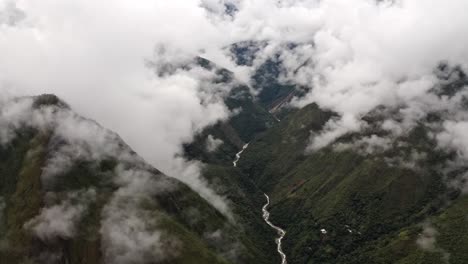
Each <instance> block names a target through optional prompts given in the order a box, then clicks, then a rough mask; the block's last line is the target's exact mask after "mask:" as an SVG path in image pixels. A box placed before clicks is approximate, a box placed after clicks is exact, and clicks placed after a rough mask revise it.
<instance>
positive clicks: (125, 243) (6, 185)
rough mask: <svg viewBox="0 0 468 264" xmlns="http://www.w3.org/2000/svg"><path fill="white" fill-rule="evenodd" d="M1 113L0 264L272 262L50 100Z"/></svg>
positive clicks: (181, 189)
mask: <svg viewBox="0 0 468 264" xmlns="http://www.w3.org/2000/svg"><path fill="white" fill-rule="evenodd" d="M1 110H2V111H1V113H2V115H1V122H0V123H1V126H2V135H1V140H2V144H1V145H0V157H1V159H0V175H2V177H1V178H0V197H1V199H0V209H1V211H0V234H1V238H2V239H1V241H0V263H270V262H269V261H268V257H266V256H267V252H266V251H263V248H261V247H260V248H259V247H257V245H256V244H255V243H254V242H252V241H253V240H252V237H253V235H254V234H252V233H245V232H238V230H239V228H241V225H240V224H238V223H235V222H233V221H230V220H229V217H227V216H226V215H223V214H222V213H220V212H219V211H217V210H216V209H214V208H213V207H212V206H211V205H210V204H209V203H208V202H206V201H205V200H204V199H202V198H201V197H200V196H199V195H198V194H197V193H195V192H194V191H192V190H191V189H190V188H188V187H187V186H185V185H184V184H182V183H180V182H179V181H177V180H175V179H173V178H169V177H167V176H165V175H163V174H162V173H160V172H159V171H157V170H156V169H154V168H152V167H150V166H149V165H147V164H146V163H145V162H144V161H143V160H142V159H141V158H139V157H138V156H137V155H136V154H135V153H134V152H133V151H132V150H131V149H130V148H129V147H128V146H127V145H125V143H123V142H122V140H121V139H120V138H119V137H118V136H117V135H116V134H114V133H112V132H110V131H107V130H105V129H103V128H102V127H100V126H99V125H98V124H96V123H94V122H92V121H90V120H86V119H84V118H81V117H79V116H77V115H76V114H74V113H73V112H72V111H71V110H70V109H69V108H68V107H67V105H66V104H65V103H63V102H62V101H60V100H59V99H57V98H56V97H55V96H51V95H44V96H40V97H35V98H20V99H15V100H13V101H7V102H3V103H2V108H1ZM254 240H255V239H254Z"/></svg>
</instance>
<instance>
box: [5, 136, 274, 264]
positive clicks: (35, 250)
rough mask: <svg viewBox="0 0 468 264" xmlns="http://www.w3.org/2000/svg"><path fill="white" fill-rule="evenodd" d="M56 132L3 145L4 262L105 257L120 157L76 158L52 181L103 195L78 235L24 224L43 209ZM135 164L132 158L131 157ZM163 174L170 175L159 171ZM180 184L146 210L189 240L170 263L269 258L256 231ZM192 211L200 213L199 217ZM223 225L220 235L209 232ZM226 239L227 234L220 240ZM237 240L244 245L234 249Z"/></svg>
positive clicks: (57, 188) (58, 188)
mask: <svg viewBox="0 0 468 264" xmlns="http://www.w3.org/2000/svg"><path fill="white" fill-rule="evenodd" d="M51 146H52V145H51V144H50V142H49V137H48V136H47V135H43V134H40V133H38V132H37V131H34V130H29V129H24V130H22V131H19V134H18V136H17V137H16V139H15V140H13V141H12V142H11V143H10V144H8V145H5V146H0V175H1V177H0V196H1V197H2V198H3V199H4V200H5V201H6V208H5V210H4V212H3V213H4V214H3V216H4V217H0V235H1V236H0V237H1V238H2V239H0V263H35V261H38V259H37V256H38V255H40V254H41V253H43V252H51V253H60V255H61V256H62V257H61V258H60V259H59V260H58V261H57V263H102V262H103V259H102V252H101V250H100V249H101V245H100V234H99V229H100V220H101V210H102V208H103V206H104V205H105V204H106V203H108V201H109V199H110V197H111V196H112V194H113V192H114V191H115V190H116V186H114V185H113V184H112V183H111V182H112V181H110V180H109V179H110V178H111V177H113V174H114V168H115V166H116V165H117V163H116V162H115V161H113V160H106V161H103V162H101V163H99V164H98V163H96V162H76V163H75V164H74V166H73V168H72V169H71V170H70V171H68V172H66V173H65V174H64V175H60V179H63V180H61V181H57V183H56V184H54V186H49V187H47V188H48V189H47V191H54V192H56V193H58V194H59V195H62V194H65V193H67V192H69V191H73V190H80V189H83V188H88V187H93V188H95V189H96V190H97V194H98V197H97V200H96V201H95V202H93V203H92V204H91V205H90V206H91V207H90V210H88V212H87V213H86V215H85V216H84V217H83V219H82V221H81V222H80V223H79V228H78V229H77V230H79V232H78V233H77V234H76V235H75V236H74V238H58V239H54V240H50V241H42V240H40V239H38V238H36V237H34V236H33V235H32V234H31V233H30V232H29V231H28V230H26V229H25V228H24V224H25V223H26V222H27V221H29V220H30V219H32V218H33V217H35V216H36V215H38V214H39V212H40V209H41V208H42V207H43V205H44V195H45V191H46V189H45V188H44V187H43V186H42V184H41V173H42V167H44V165H45V162H46V157H47V155H48V152H49V151H53V150H52V149H51ZM129 166H130V167H131V166H132V164H129ZM152 171H153V173H154V174H155V177H160V178H165V176H164V175H162V174H159V172H158V171H157V170H152ZM166 180H168V181H171V182H172V184H174V185H176V186H177V189H176V190H174V191H168V192H162V193H160V194H158V195H157V196H155V197H153V200H152V201H149V203H148V204H146V203H145V205H144V206H145V208H146V209H145V210H147V211H148V212H150V213H151V215H154V216H155V221H156V222H155V223H157V225H156V228H157V229H158V230H162V231H164V232H165V234H167V235H169V236H171V237H175V238H176V239H177V240H179V241H181V242H182V246H181V247H180V248H179V254H178V255H177V256H176V257H174V258H171V259H168V260H167V261H168V263H232V262H233V263H269V262H268V261H266V262H262V259H263V258H264V254H265V252H263V251H260V250H258V249H256V248H255V247H251V245H252V243H253V242H252V241H251V238H250V235H249V234H247V233H244V232H239V228H238V225H237V224H233V223H231V222H229V221H228V219H226V217H225V216H223V215H222V214H220V213H219V212H218V211H217V210H215V209H214V208H213V207H212V206H211V205H209V204H208V203H207V202H206V201H205V200H204V199H202V198H201V197H200V196H199V195H198V194H197V193H195V192H194V191H192V190H191V189H189V188H188V187H187V186H185V185H183V184H182V183H179V182H177V181H176V180H173V179H166ZM189 212H198V213H197V215H198V216H197V217H196V218H194V216H193V215H191V214H190V213H189ZM216 232H221V233H222V236H221V238H218V240H213V239H210V238H209V237H208V236H207V235H208V234H211V233H216ZM219 239H221V240H219ZM230 247H233V248H234V247H235V249H236V252H234V251H232V248H230Z"/></svg>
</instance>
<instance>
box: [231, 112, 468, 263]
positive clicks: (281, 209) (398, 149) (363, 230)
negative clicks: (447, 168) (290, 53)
mask: <svg viewBox="0 0 468 264" xmlns="http://www.w3.org/2000/svg"><path fill="white" fill-rule="evenodd" d="M378 112H379V111H375V112H374V113H371V114H369V115H368V116H367V117H365V118H366V119H367V120H368V121H369V124H371V125H370V126H369V127H368V129H366V130H364V131H363V132H360V133H354V134H347V135H345V136H343V137H341V138H339V139H338V140H337V141H336V142H335V143H333V144H332V145H330V146H328V147H326V148H324V149H321V150H316V151H310V150H307V149H306V147H307V145H308V142H309V138H310V132H311V131H316V132H318V131H320V130H321V128H322V126H323V125H324V124H325V123H326V122H327V120H329V118H332V117H333V113H330V112H327V111H323V110H320V109H319V108H318V107H317V106H316V105H309V106H307V107H305V108H303V109H300V110H298V111H296V112H295V113H292V114H291V115H289V116H288V117H287V118H285V119H284V120H282V121H281V123H280V124H278V126H276V127H274V128H272V129H270V130H269V131H267V132H266V133H265V134H264V135H263V136H260V137H258V138H257V139H255V140H254V141H253V142H251V143H250V145H249V148H248V149H247V150H246V151H245V152H244V153H243V155H242V158H241V159H240V161H239V167H240V168H241V169H242V171H243V172H244V173H245V174H247V175H249V176H250V178H251V179H252V180H253V181H254V182H255V183H256V185H257V186H259V187H260V188H261V189H262V190H264V191H265V192H267V193H268V194H269V195H270V197H271V198H272V202H273V208H272V210H271V211H272V219H273V221H274V222H275V223H277V224H278V225H279V226H281V227H283V228H284V229H286V230H287V232H288V233H287V236H286V238H285V241H284V243H285V245H284V247H285V251H286V253H287V255H288V262H289V263H397V262H398V263H441V261H444V258H446V256H447V254H450V255H451V256H453V258H451V262H450V263H463V260H464V257H463V254H464V253H463V251H459V250H457V249H456V248H457V247H458V246H459V244H466V239H465V238H464V237H463V236H466V234H464V235H458V236H453V235H452V234H451V232H453V229H452V228H456V227H455V226H458V227H459V228H460V229H459V231H460V232H464V231H463V230H464V229H465V228H462V227H461V226H463V225H464V224H466V222H465V220H461V219H460V220H458V222H456V223H454V224H453V226H452V224H450V222H451V221H453V219H451V218H452V217H454V216H450V217H448V215H452V214H456V210H460V208H461V207H462V204H464V200H465V198H463V197H462V198H458V197H459V191H457V190H456V189H451V188H449V187H447V185H446V183H445V178H444V175H443V174H442V170H441V168H443V166H444V164H446V162H447V161H448V160H450V158H451V157H453V153H446V152H444V151H442V150H440V149H438V148H437V146H436V145H437V144H436V143H435V142H434V139H433V138H430V137H429V136H428V131H430V129H429V127H427V126H426V124H427V122H424V123H421V124H420V125H418V126H416V127H415V128H414V129H413V130H411V131H410V132H409V133H407V134H405V135H403V136H401V137H398V138H393V139H392V140H391V141H389V142H387V143H388V146H382V147H379V146H377V147H376V146H375V145H372V144H369V141H372V140H381V139H382V138H385V136H386V132H385V131H382V130H381V129H379V126H378V125H375V126H373V125H372V124H377V123H378V122H379V120H381V117H382V116H380V115H379V114H378ZM387 114H388V113H387ZM387 114H385V115H387ZM428 118H429V119H433V117H428ZM434 120H436V119H434ZM428 122H429V121H428ZM387 133H388V132H387ZM454 199H455V201H453V202H450V201H451V200H454ZM447 203H448V204H451V206H450V207H448V208H446V207H445V206H446V204H447ZM453 208H458V209H453ZM432 218H434V219H435V220H434V222H435V223H434V224H435V225H440V229H438V232H439V233H440V235H439V237H440V242H438V244H437V245H439V243H440V246H441V248H443V249H444V251H442V250H438V249H437V250H436V247H435V246H434V248H435V249H434V250H426V251H424V250H423V249H422V248H421V247H418V246H417V243H416V241H417V240H418V239H420V236H424V230H423V229H424V226H423V225H422V224H423V223H424V222H425V221H428V219H432ZM445 230H446V232H447V233H445V234H444V233H442V232H444V231H445ZM451 230H452V231H451ZM437 241H439V240H437ZM442 241H443V242H442ZM448 241H450V242H448ZM442 244H443V245H442ZM445 253H447V254H445ZM429 261H432V262H429Z"/></svg>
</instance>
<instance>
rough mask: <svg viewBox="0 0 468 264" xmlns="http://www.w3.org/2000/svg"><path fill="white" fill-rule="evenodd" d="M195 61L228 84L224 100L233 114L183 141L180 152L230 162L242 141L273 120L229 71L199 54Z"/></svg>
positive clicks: (265, 127)
mask: <svg viewBox="0 0 468 264" xmlns="http://www.w3.org/2000/svg"><path fill="white" fill-rule="evenodd" d="M196 64H197V65H201V66H202V67H204V68H206V69H209V70H214V71H215V73H216V76H217V81H216V83H217V84H218V85H222V86H225V87H231V89H230V90H229V92H228V94H227V95H226V96H225V98H224V103H225V104H226V106H227V107H228V108H229V110H231V111H232V112H233V113H234V114H233V115H232V116H231V117H230V118H229V119H228V120H226V121H222V122H219V123H217V124H215V125H214V126H212V127H209V128H207V129H205V130H203V131H202V132H200V133H199V134H197V135H196V137H195V139H194V140H193V141H192V142H190V143H187V144H185V146H184V153H185V155H186V157H187V158H189V159H197V160H200V161H202V162H205V163H214V164H223V165H230V164H232V160H233V157H234V156H235V153H237V152H238V151H239V149H241V148H242V146H243V145H244V144H246V143H247V142H249V141H251V140H252V139H253V138H254V137H255V136H256V135H257V134H259V133H261V132H264V131H266V130H267V129H269V128H270V127H272V126H273V125H274V124H276V123H277V120H276V119H275V117H274V116H273V115H272V114H270V113H269V112H268V111H267V110H266V109H265V108H264V107H263V106H262V105H261V104H259V103H258V102H257V101H256V99H255V98H254V97H253V96H252V95H251V94H250V91H249V88H248V87H247V86H246V85H244V84H241V83H239V82H238V81H236V80H235V78H234V76H233V74H232V73H231V72H229V71H227V70H225V69H222V68H218V67H217V66H216V65H214V64H213V63H211V62H210V61H208V60H206V59H203V58H197V60H196Z"/></svg>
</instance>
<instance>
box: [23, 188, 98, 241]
mask: <svg viewBox="0 0 468 264" xmlns="http://www.w3.org/2000/svg"><path fill="white" fill-rule="evenodd" d="M55 196H56V194H55V193H49V194H48V198H49V199H51V200H56V199H60V198H58V197H55ZM95 199H96V191H95V190H94V189H89V190H81V191H74V192H68V193H67V194H65V197H62V201H61V202H60V203H58V204H54V205H51V206H46V207H44V208H42V209H41V212H40V214H39V215H38V216H36V217H34V218H33V219H31V220H30V221H28V222H27V223H26V224H25V228H26V229H29V230H32V232H33V233H34V234H35V235H36V236H37V237H39V238H40V239H42V240H51V239H56V238H62V239H63V238H72V237H73V236H74V235H75V233H76V232H77V230H76V228H77V224H78V223H79V222H80V220H81V219H82V217H83V216H84V214H85V212H86V210H87V209H88V206H89V205H90V203H92V202H93V201H94V200H95Z"/></svg>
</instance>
